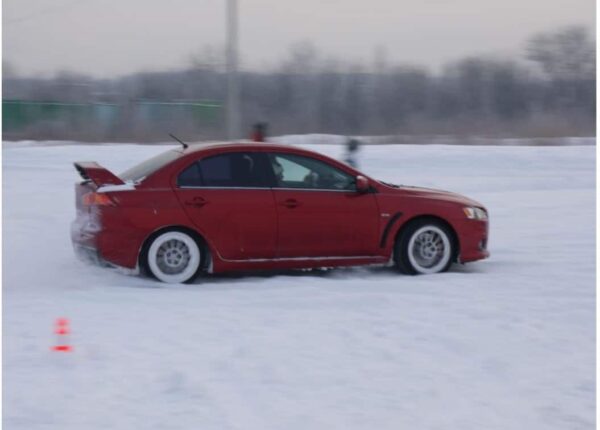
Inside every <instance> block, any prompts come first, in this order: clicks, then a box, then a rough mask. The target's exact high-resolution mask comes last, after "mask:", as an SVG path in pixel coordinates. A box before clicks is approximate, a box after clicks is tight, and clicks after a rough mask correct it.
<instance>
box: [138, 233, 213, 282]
mask: <svg viewBox="0 0 600 430" xmlns="http://www.w3.org/2000/svg"><path fill="white" fill-rule="evenodd" d="M201 261H202V250H201V248H200V246H198V243H197V242H196V241H195V240H194V239H193V238H192V237H191V236H189V235H188V234H186V233H184V232H182V231H167V232H165V233H162V234H160V235H158V236H157V237H155V238H154V240H153V241H152V242H151V243H150V246H149V248H148V251H147V252H146V267H147V268H148V270H149V271H150V273H151V274H152V275H154V276H155V277H156V278H157V279H158V280H159V281H162V282H166V283H169V284H178V283H183V282H187V281H190V280H192V279H193V278H194V277H195V276H196V274H197V272H198V270H199V268H200V263H201Z"/></svg>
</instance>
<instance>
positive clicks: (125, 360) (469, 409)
mask: <svg viewBox="0 0 600 430" xmlns="http://www.w3.org/2000/svg"><path fill="white" fill-rule="evenodd" d="M293 140H294V141H295V142H297V143H299V144H302V142H301V141H300V140H299V139H298V138H294V139H293ZM305 146H306V145H305ZM307 147H308V148H310V149H314V150H318V151H322V152H324V153H326V154H328V155H332V156H334V157H337V158H343V147H342V146H338V145H310V146H307ZM165 148H166V146H141V145H118V146H117V145H101V146H90V145H72V144H71V145H65V146H47V147H44V146H42V147H40V146H33V145H29V146H26V147H18V146H17V145H11V146H10V147H9V148H6V147H5V148H4V149H3V169H4V172H3V175H4V178H3V179H4V187H3V208H4V214H3V220H2V221H3V235H4V239H3V250H4V252H3V268H4V269H3V270H4V273H3V288H4V290H3V291H4V308H3V311H4V319H3V322H4V333H3V334H4V344H3V346H4V358H3V376H4V391H3V393H4V394H3V397H4V404H3V406H4V407H3V411H4V417H3V424H4V429H6V430H13V429H28V430H34V429H77V430H80V429H88V430H89V429H128V430H130V429H145V430H149V429H203V430H210V429H219V430H223V429H243V430H246V429H257V430H259V429H260V430H265V429H286V430H294V429H298V430H307V429H328V430H329V429H343V430H349V429H350V430H352V429H378V430H381V429H390V430H392V429H393V430H396V429H416V430H418V429H461V430H467V429H474V430H475V429H476V430H481V429H486V430H494V429H498V430H509V429H515V430H517V429H518V430H521V429H528V430H531V429H557V430H558V429H560V430H563V429H593V428H595V147H590V146H564V147H489V146H488V147H482V146H442V145H429V146H411V145H386V146H369V147H364V148H362V149H361V152H360V153H359V163H360V167H362V168H363V169H364V171H365V173H367V174H368V175H371V176H374V177H377V178H380V179H382V180H386V181H389V182H394V183H400V184H411V185H420V186H427V187H434V188H441V189H446V190H451V191H456V192H459V193H463V194H466V195H467V196H470V197H472V198H474V199H476V200H478V201H481V202H482V203H484V204H485V205H486V206H487V207H488V209H489V211H490V214H491V231H490V242H489V247H490V250H491V254H492V255H491V258H490V259H489V260H486V261H481V262H476V263H471V264H467V265H465V266H454V268H453V269H452V270H451V271H450V272H449V273H445V274H439V275H429V276H418V277H410V276H402V275H399V274H397V273H396V272H394V271H393V270H392V269H361V268H357V269H345V270H335V271H332V272H328V273H325V274H322V273H312V272H309V273H304V272H303V273H283V274H281V273H279V274H271V275H258V274H250V275H246V276H223V275H221V276H212V277H209V278H203V279H201V280H198V282H197V283H195V284H193V285H180V286H172V285H163V284H159V283H157V282H155V281H152V280H150V279H146V278H142V277H137V276H131V275H125V274H123V273H121V272H119V271H118V270H116V269H108V268H100V267H95V266H91V265H87V264H85V263H82V262H80V261H78V260H77V259H76V258H75V257H74V255H73V252H72V249H71V244H70V240H69V223H70V222H71V220H72V219H73V218H74V214H75V208H74V190H73V183H74V182H75V181H76V180H78V176H77V172H76V171H75V169H74V168H73V166H72V162H73V161H76V160H81V159H86V160H96V161H98V162H99V163H100V164H102V165H104V166H105V167H107V168H109V169H111V170H112V171H113V172H117V173H118V172H120V171H122V170H125V169H126V168H128V167H130V166H131V165H132V164H134V163H137V162H139V161H142V160H144V159H146V158H148V157H150V156H152V155H154V154H156V153H158V152H161V151H163V150H164V149H165ZM58 317H66V318H69V320H70V322H71V330H72V334H71V336H70V343H71V344H72V345H73V347H74V351H73V352H72V353H57V352H53V351H51V350H50V347H51V346H52V345H54V344H55V342H56V339H55V335H54V334H53V324H54V321H55V319H56V318H58Z"/></svg>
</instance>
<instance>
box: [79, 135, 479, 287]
mask: <svg viewBox="0 0 600 430" xmlns="http://www.w3.org/2000/svg"><path fill="white" fill-rule="evenodd" d="M75 167H76V168H77V170H78V171H79V173H80V174H81V176H82V177H83V179H84V181H83V182H80V183H78V184H76V187H75V189H76V205H77V218H76V219H75V221H74V222H73V224H72V234H71V237H72V240H73V244H74V246H75V248H76V250H77V251H81V252H82V253H84V254H86V255H92V256H93V257H94V258H95V259H97V260H100V261H104V262H108V263H109V264H112V265H116V266H122V267H126V268H130V269H135V270H137V269H142V270H143V271H145V272H147V273H149V274H150V275H152V276H154V277H156V278H157V279H159V280H161V281H163V282H169V283H180V282H186V281H190V280H192V279H193V278H194V277H196V276H197V275H198V274H199V273H202V272H207V273H219V272H228V271H240V270H243V271H246V270H251V269H261V270H272V269H297V268H318V267H336V266H355V265H368V264H387V263H393V264H394V265H395V266H396V267H397V268H398V269H399V271H400V272H403V273H407V274H426V273H437V272H443V271H445V270H447V269H448V268H449V267H450V265H451V264H452V263H453V262H459V263H465V262H470V261H475V260H480V259H483V258H486V257H488V256H489V253H488V251H487V249H486V245H487V238H488V214H487V211H486V209H485V208H484V207H483V206H482V205H481V204H480V203H478V202H476V201H474V200H471V199H468V198H466V197H463V196H460V195H458V194H454V193H449V192H445V191H438V190H431V189H425V188H415V187H405V186H396V185H392V184H387V183H385V182H380V181H377V180H375V179H372V178H369V177H368V176H366V175H364V174H362V173H361V172H359V171H357V170H355V169H353V168H352V167H350V166H348V165H346V164H343V163H340V162H338V161H336V160H333V159H331V158H329V157H326V156H324V155H321V154H318V153H315V152H311V151H307V150H304V149H299V148H295V147H290V146H283V145H275V144H269V143H237V144H215V145H197V146H191V147H187V148H183V149H173V150H170V151H167V152H165V153H162V154H160V155H158V156H156V157H154V158H151V159H149V160H147V161H145V162H143V163H141V164H139V165H137V166H135V167H133V168H131V169H129V170H127V171H125V172H124V173H122V174H120V175H119V176H116V175H114V174H113V173H111V172H110V171H108V170H107V169H105V168H103V167H101V166H99V165H98V164H97V163H94V162H78V163H75Z"/></svg>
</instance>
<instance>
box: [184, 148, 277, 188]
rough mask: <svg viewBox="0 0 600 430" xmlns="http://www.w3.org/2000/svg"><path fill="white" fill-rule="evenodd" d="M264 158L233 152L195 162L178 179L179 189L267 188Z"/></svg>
mask: <svg viewBox="0 0 600 430" xmlns="http://www.w3.org/2000/svg"><path fill="white" fill-rule="evenodd" d="M267 172H268V170H267V168H266V157H265V155H264V154H261V153H252V152H232V153H227V154H221V155H215V156H212V157H208V158H204V159H202V160H199V161H196V162H195V163H193V164H191V165H190V166H188V167H186V168H185V169H184V170H183V171H182V172H181V173H180V174H179V176H178V177H177V185H178V186H180V187H224V188H229V187H231V188H252V187H255V188H256V187H260V188H262V187H268V178H267Z"/></svg>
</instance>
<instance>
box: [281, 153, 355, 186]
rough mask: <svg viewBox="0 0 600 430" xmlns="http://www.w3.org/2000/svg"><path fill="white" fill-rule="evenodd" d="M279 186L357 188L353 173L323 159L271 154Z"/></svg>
mask: <svg viewBox="0 0 600 430" xmlns="http://www.w3.org/2000/svg"><path fill="white" fill-rule="evenodd" d="M269 159H270V162H271V167H272V168H273V173H274V175H275V180H276V186H277V187H278V188H298V189H313V190H347V191H354V190H356V183H355V179H354V177H353V176H352V175H349V174H348V173H346V172H344V171H342V170H340V169H338V168H337V167H333V166H331V165H330V164H327V163H325V162H323V161H321V160H317V159H315V158H311V157H305V156H303V155H295V154H283V153H273V154H269Z"/></svg>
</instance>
